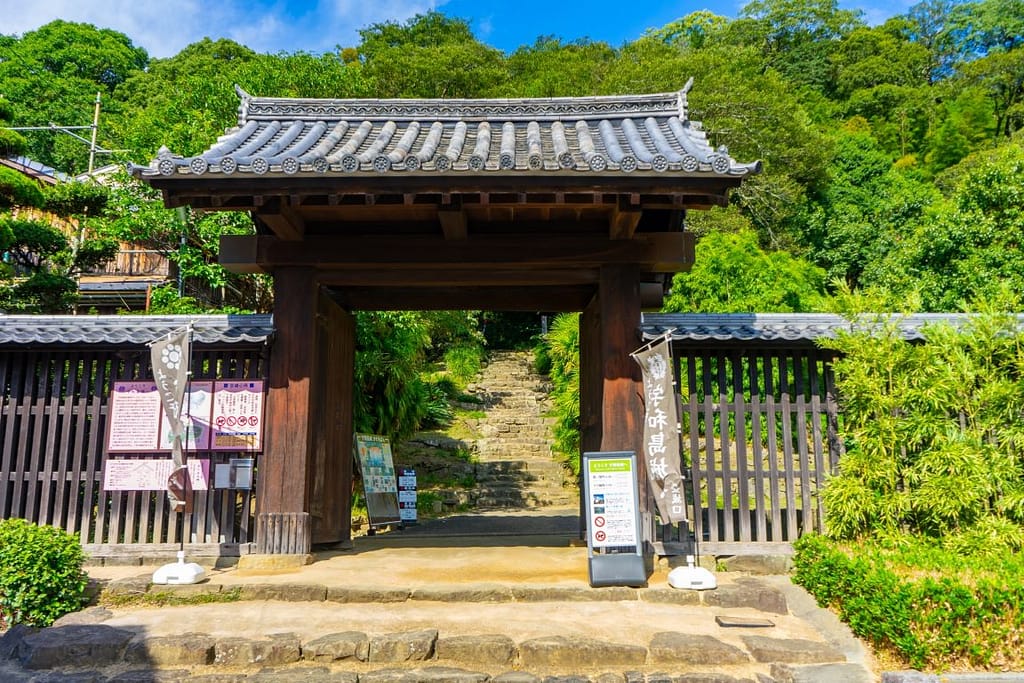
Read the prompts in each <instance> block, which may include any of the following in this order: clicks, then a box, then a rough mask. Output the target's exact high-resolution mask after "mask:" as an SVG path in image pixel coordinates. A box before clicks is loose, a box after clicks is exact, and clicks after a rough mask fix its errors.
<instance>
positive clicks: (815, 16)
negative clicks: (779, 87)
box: [730, 0, 863, 91]
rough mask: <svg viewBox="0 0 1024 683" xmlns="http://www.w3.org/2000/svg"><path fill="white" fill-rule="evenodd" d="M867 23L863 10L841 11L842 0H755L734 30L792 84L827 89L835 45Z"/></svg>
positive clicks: (821, 89) (734, 33) (734, 36)
mask: <svg viewBox="0 0 1024 683" xmlns="http://www.w3.org/2000/svg"><path fill="white" fill-rule="evenodd" d="M861 25H863V24H862V22H861V18H860V12H859V11H857V12H855V11H850V10H841V9H839V5H838V3H837V2H836V0H754V1H753V2H750V3H748V4H747V5H745V6H744V7H743V9H742V10H740V18H739V19H738V20H737V21H735V22H733V25H732V27H731V28H730V33H731V35H732V36H733V40H740V41H742V43H743V44H745V45H750V46H753V47H756V48H758V49H760V50H761V51H762V52H763V54H764V57H765V59H766V61H767V62H768V64H769V65H770V66H771V67H772V68H774V69H776V70H778V71H779V72H780V73H781V74H782V75H783V76H784V77H785V78H786V80H787V81H789V82H790V83H791V84H795V85H798V86H809V87H811V88H813V89H816V90H820V91H827V90H828V89H829V88H830V84H831V82H832V69H831V66H830V64H829V57H830V55H831V53H832V51H833V49H834V48H835V47H836V46H837V45H838V44H839V42H840V41H841V40H842V39H844V38H845V37H846V36H848V35H849V34H850V32H851V31H852V30H853V29H855V28H857V27H858V26H861Z"/></svg>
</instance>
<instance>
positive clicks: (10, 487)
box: [0, 317, 267, 555]
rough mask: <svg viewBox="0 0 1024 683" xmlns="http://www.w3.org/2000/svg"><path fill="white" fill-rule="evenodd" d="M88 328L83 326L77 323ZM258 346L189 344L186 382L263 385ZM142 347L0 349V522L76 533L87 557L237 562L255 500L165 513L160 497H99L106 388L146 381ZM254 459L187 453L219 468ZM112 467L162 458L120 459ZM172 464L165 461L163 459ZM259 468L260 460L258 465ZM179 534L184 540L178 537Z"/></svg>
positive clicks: (234, 493) (236, 498)
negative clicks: (138, 554)
mask: <svg viewBox="0 0 1024 683" xmlns="http://www.w3.org/2000/svg"><path fill="white" fill-rule="evenodd" d="M81 320H82V321H83V324H88V323H87V322H86V321H87V318H86V317H83V318H82V319H81ZM266 362H267V348H266V346H265V344H264V343H262V342H260V343H250V342H239V343H229V344H219V345H202V344H196V345H195V346H194V349H193V358H192V372H193V375H192V377H193V379H195V380H200V379H262V378H265V377H266ZM151 379H152V371H151V368H150V362H149V349H148V348H147V347H146V346H145V345H144V344H125V345H123V346H114V345H111V344H61V345H57V344H52V345H51V344H43V345H12V344H4V345H2V346H0V399H2V402H0V411H2V412H0V518H10V517H21V518H24V519H27V520H29V521H31V522H35V523H38V524H51V525H54V526H57V527H60V528H62V529H65V530H67V531H69V532H72V533H75V534H78V535H79V537H80V539H81V541H82V544H83V545H84V546H85V547H86V549H87V550H88V551H90V552H92V553H94V554H107V553H113V554H118V553H121V552H124V551H126V550H129V549H131V548H133V547H134V548H136V549H138V548H139V544H145V545H146V549H147V551H149V552H152V551H153V550H154V548H160V547H162V546H166V547H167V548H168V549H170V548H173V549H176V548H177V546H178V544H179V543H181V542H182V541H184V543H186V544H188V545H190V546H193V547H194V546H207V548H206V550H207V551H210V552H211V553H212V554H221V555H235V554H238V546H241V545H242V544H248V543H251V542H253V541H254V538H255V526H254V514H255V501H254V496H255V491H251V490H238V489H223V490H221V489H214V488H213V487H212V484H211V489H210V490H209V491H195V492H194V496H195V498H194V506H193V512H192V513H191V514H186V515H183V516H182V515H178V514H176V513H174V512H172V511H171V510H170V509H169V506H168V504H167V495H166V493H165V492H163V491H104V490H103V486H102V484H103V463H104V460H105V458H106V455H105V452H104V439H105V435H106V427H107V416H108V408H109V401H110V393H111V390H112V388H113V383H114V382H116V381H122V380H129V381H130V380H136V381H138V380H151ZM240 456H245V457H252V456H253V454H252V453H240V452H232V451H193V452H190V453H189V454H188V457H190V458H205V459H209V460H210V473H211V481H212V474H213V471H214V467H215V465H216V464H217V463H227V462H228V460H229V459H230V458H233V457H234V458H237V457H240ZM117 457H118V458H131V457H146V458H153V457H161V456H157V455H154V454H146V455H143V454H139V455H133V454H121V453H119V454H118V455H117ZM168 457H169V456H168ZM256 464H257V467H258V458H257V462H256ZM182 533H183V534H184V537H182Z"/></svg>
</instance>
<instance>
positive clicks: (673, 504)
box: [630, 335, 687, 524]
mask: <svg viewBox="0 0 1024 683" xmlns="http://www.w3.org/2000/svg"><path fill="white" fill-rule="evenodd" d="M630 355H631V356H632V357H633V360H635V361H636V362H637V363H638V364H639V365H640V369H641V371H642V372H643V381H644V453H643V456H644V458H645V462H646V464H647V479H648V481H649V482H650V484H651V489H652V490H653V493H654V501H655V504H656V505H657V506H658V515H659V516H660V517H661V520H662V522H663V523H671V524H676V523H678V522H685V521H687V517H686V496H685V493H684V489H683V475H682V473H681V469H680V458H679V414H678V410H677V407H676V396H675V390H674V389H673V386H672V344H671V342H670V341H669V338H668V336H667V335H666V336H665V337H663V338H662V339H661V340H660V341H658V342H655V343H653V344H651V345H649V346H646V347H643V348H641V349H640V350H639V351H634V352H633V353H632V354H630Z"/></svg>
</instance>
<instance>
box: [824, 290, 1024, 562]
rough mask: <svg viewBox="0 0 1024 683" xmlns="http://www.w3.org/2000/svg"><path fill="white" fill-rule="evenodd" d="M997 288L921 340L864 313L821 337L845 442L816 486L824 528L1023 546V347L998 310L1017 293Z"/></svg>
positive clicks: (1015, 306) (1008, 306)
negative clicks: (959, 319) (820, 487)
mask: <svg viewBox="0 0 1024 683" xmlns="http://www.w3.org/2000/svg"><path fill="white" fill-rule="evenodd" d="M1005 291H1006V290H1004V293H1003V294H1002V295H999V296H998V297H997V298H995V299H992V300H990V301H988V302H986V303H984V304H982V305H981V307H980V311H981V312H980V314H979V315H976V316H975V317H973V318H972V319H971V320H970V321H969V322H967V323H966V324H965V325H964V326H963V327H962V328H959V329H958V328H955V327H953V326H952V325H950V324H937V325H933V326H929V327H928V328H926V330H925V336H926V341H925V342H924V343H920V344H910V343H908V342H906V341H905V340H904V338H903V335H902V333H901V330H900V326H899V318H898V317H893V318H892V319H888V320H886V319H884V318H883V319H879V320H877V321H874V323H873V324H872V321H871V320H870V319H869V318H865V315H864V314H860V315H859V316H854V317H853V318H852V319H853V320H856V321H857V322H858V323H859V324H858V325H857V327H858V328H859V331H854V332H850V333H844V334H841V335H840V336H839V337H838V338H837V339H835V340H825V341H824V342H823V343H824V344H825V345H826V346H828V347H830V348H834V349H836V350H838V351H840V352H841V353H842V356H841V357H840V358H839V359H838V360H837V361H836V363H835V372H836V385H837V389H838V392H839V395H840V396H841V397H842V411H843V437H844V440H845V442H846V446H847V452H846V455H845V456H844V457H843V460H842V463H841V467H840V473H839V475H838V476H836V477H834V478H832V479H831V480H830V481H829V482H828V484H827V486H826V488H825V490H824V492H823V501H824V504H825V507H826V510H827V513H828V526H829V533H831V534H832V535H834V536H837V537H840V538H855V537H858V536H861V535H876V536H885V535H889V536H892V535H895V534H898V533H905V532H908V531H909V532H910V533H914V534H922V535H926V536H929V537H933V538H937V539H940V540H941V542H942V543H943V544H944V545H946V546H947V547H949V548H950V549H953V550H957V551H961V552H968V553H974V552H982V553H1000V552H1007V551H1010V552H1012V551H1016V550H1019V549H1020V548H1021V547H1022V546H1024V476H1022V472H1024V467H1022V465H1024V458H1022V453H1024V450H1022V446H1024V431H1022V430H1021V426H1020V420H1019V419H1018V415H1019V413H1020V410H1021V409H1022V408H1024V385H1022V384H1021V382H1020V379H1019V368H1020V367H1021V364H1022V363H1024V344H1022V337H1021V333H1020V330H1019V326H1018V321H1017V319H1016V316H1015V315H1007V314H1005V313H1003V312H1002V311H1006V310H1013V311H1016V310H1019V307H1020V301H1019V300H1015V299H1013V298H1012V297H1009V298H1008V297H1007V296H1006V295H1005ZM855 305H856V304H855ZM854 310H855V309H854ZM865 328H866V329H865Z"/></svg>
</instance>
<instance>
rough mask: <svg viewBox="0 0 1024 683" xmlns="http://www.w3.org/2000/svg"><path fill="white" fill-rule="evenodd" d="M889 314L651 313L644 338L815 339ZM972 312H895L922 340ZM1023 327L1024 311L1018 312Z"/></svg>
mask: <svg viewBox="0 0 1024 683" xmlns="http://www.w3.org/2000/svg"><path fill="white" fill-rule="evenodd" d="M885 317H888V316H878V315H866V316H863V318H862V320H861V321H859V322H858V323H856V324H855V323H852V322H851V321H850V320H848V319H846V318H844V317H842V316H839V315H831V314H827V313H726V314H706V313H648V314H644V316H643V318H642V321H641V329H642V333H643V337H644V339H657V338H658V337H660V336H662V335H663V334H665V333H666V332H668V331H669V330H671V331H672V339H675V340H681V341H707V340H718V341H814V340H816V339H818V338H821V337H825V338H830V337H835V336H836V334H837V333H838V332H840V331H843V330H851V329H855V328H856V329H865V328H868V327H871V326H877V325H880V324H882V322H883V319H884V318H885ZM969 317H970V316H968V315H965V314H956V313H915V314H913V315H905V316H904V315H894V316H893V319H895V320H896V321H897V322H898V324H899V328H900V333H901V334H902V335H903V338H904V339H906V340H908V341H910V340H922V339H924V338H925V334H924V333H925V328H926V327H927V326H928V325H931V324H936V323H950V324H953V325H962V324H963V323H964V322H966V321H967V320H968V318H969ZM1018 319H1019V320H1020V323H1021V325H1022V327H1024V315H1020V316H1018Z"/></svg>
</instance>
